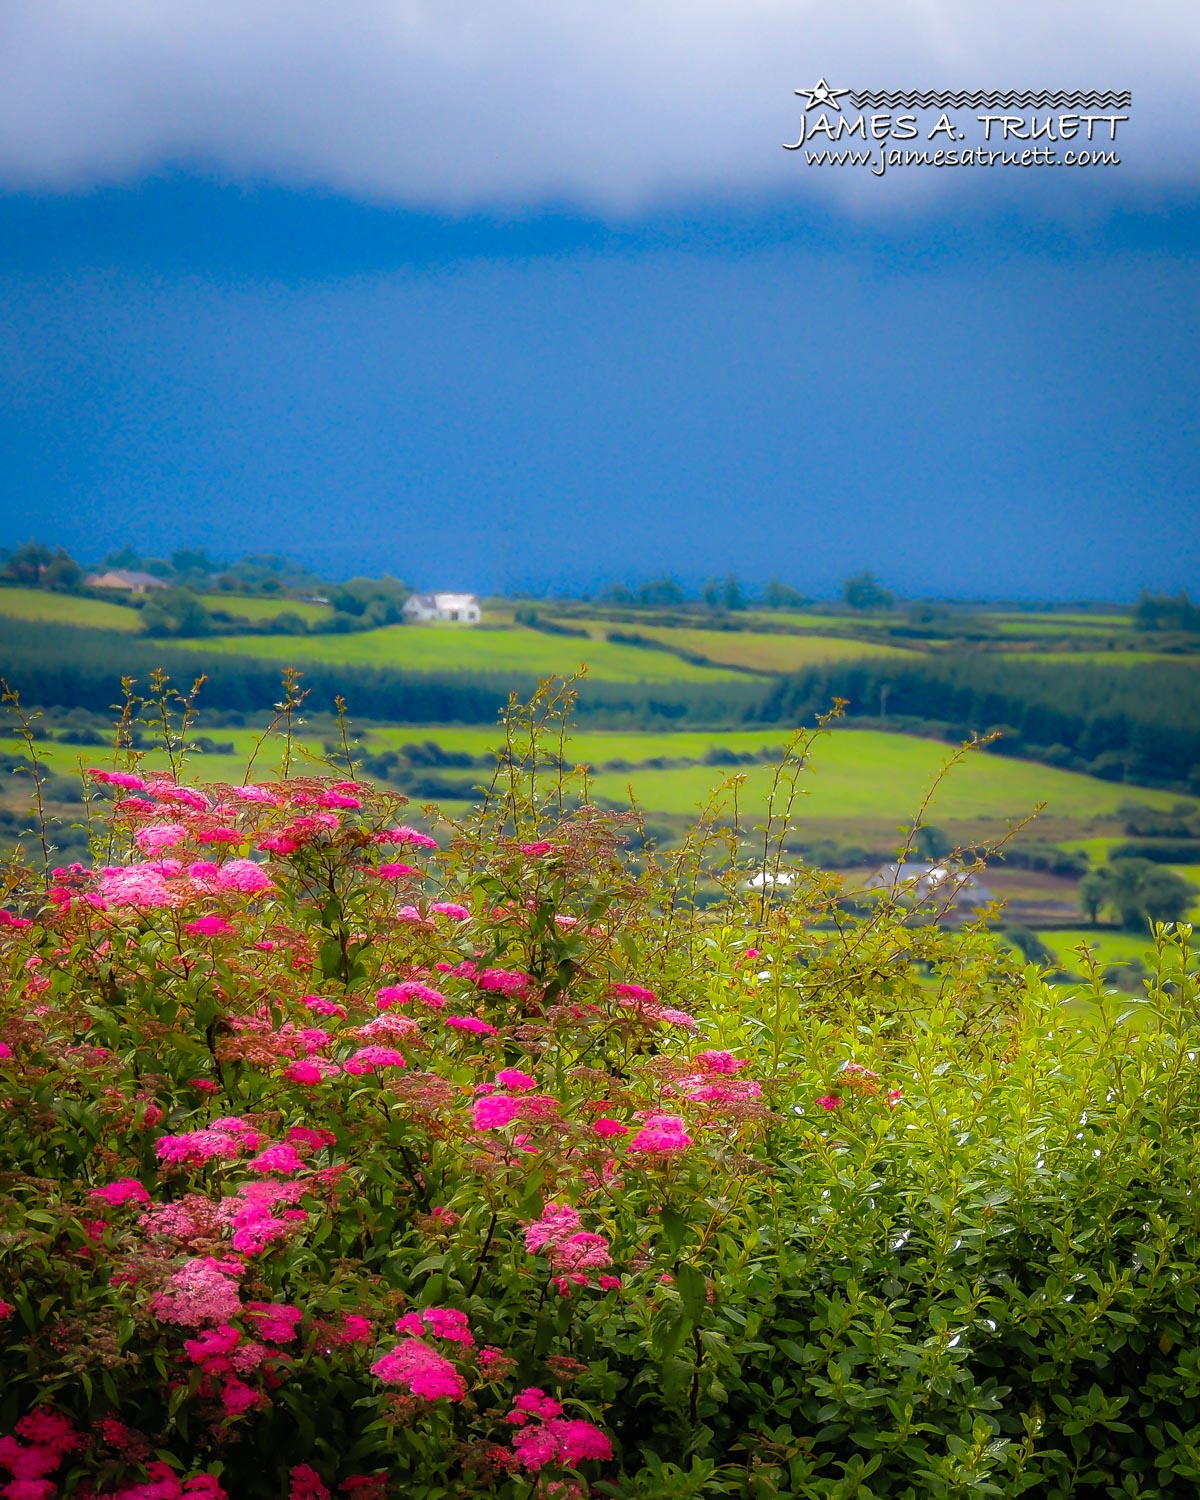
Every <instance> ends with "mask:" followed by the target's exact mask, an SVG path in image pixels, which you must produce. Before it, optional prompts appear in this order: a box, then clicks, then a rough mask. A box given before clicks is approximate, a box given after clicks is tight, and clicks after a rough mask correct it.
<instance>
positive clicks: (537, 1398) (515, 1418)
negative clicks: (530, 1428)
mask: <svg viewBox="0 0 1200 1500" xmlns="http://www.w3.org/2000/svg"><path fill="white" fill-rule="evenodd" d="M561 1416H562V1407H561V1406H560V1405H559V1403H558V1402H557V1401H555V1400H554V1398H553V1397H552V1396H547V1394H546V1393H545V1391H543V1390H542V1389H541V1387H540V1386H536V1385H531V1386H527V1387H526V1388H525V1389H524V1390H523V1391H521V1392H519V1393H518V1395H517V1397H516V1399H515V1400H514V1401H513V1408H512V1411H510V1412H509V1414H508V1416H507V1417H505V1419H504V1420H505V1421H506V1422H511V1423H512V1425H513V1426H514V1427H524V1426H525V1425H526V1423H527V1422H528V1421H529V1420H530V1418H531V1417H543V1418H550V1417H561Z"/></svg>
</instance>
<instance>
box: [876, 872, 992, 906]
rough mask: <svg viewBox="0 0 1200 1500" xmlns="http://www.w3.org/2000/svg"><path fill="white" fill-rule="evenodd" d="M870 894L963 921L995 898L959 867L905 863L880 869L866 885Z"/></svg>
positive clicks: (969, 873) (971, 875)
mask: <svg viewBox="0 0 1200 1500" xmlns="http://www.w3.org/2000/svg"><path fill="white" fill-rule="evenodd" d="M867 889H868V890H870V891H881V892H884V893H886V894H888V895H892V896H898V897H900V899H901V900H903V901H905V902H907V903H908V904H910V905H915V906H935V907H937V908H940V909H941V910H943V911H945V912H946V914H947V915H949V914H951V913H954V914H955V915H957V916H961V917H967V916H970V915H971V914H972V913H974V912H976V911H979V910H981V909H982V908H983V907H985V906H987V905H988V904H989V903H990V902H991V901H993V900H994V899H995V898H994V897H993V895H992V893H991V891H989V890H988V888H987V886H985V885H983V884H982V883H981V881H980V880H979V879H978V878H977V877H976V876H975V875H974V874H973V873H972V872H971V871H970V870H964V869H963V868H962V867H961V866H960V865H953V864H933V863H927V862H925V861H923V860H916V859H907V860H904V861H903V863H901V864H891V865H884V866H883V868H882V869H880V870H877V871H876V872H875V874H874V875H873V876H872V877H871V879H870V880H869V881H868V882H867Z"/></svg>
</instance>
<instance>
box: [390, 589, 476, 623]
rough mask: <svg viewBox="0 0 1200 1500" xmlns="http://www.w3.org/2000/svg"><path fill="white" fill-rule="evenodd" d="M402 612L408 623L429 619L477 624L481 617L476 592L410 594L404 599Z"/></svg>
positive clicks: (424, 621) (426, 621)
mask: <svg viewBox="0 0 1200 1500" xmlns="http://www.w3.org/2000/svg"><path fill="white" fill-rule="evenodd" d="M403 613H404V619H405V621H406V622H407V623H408V624H410V625H425V624H427V623H428V622H429V621H430V620H458V621H459V622H460V623H462V624H464V625H478V624H479V621H480V620H481V619H482V618H483V611H482V610H481V609H480V608H479V596H478V594H410V595H409V596H408V598H407V599H406V600H405V601H404V611H403Z"/></svg>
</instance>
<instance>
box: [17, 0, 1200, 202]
mask: <svg viewBox="0 0 1200 1500" xmlns="http://www.w3.org/2000/svg"><path fill="white" fill-rule="evenodd" d="M1198 54H1200V12H1198V11H1197V10H1196V7H1195V6H1194V5H1193V4H1191V3H1190V0H1149V3H1142V4H1139V5H1138V6H1136V7H1135V6H1131V5H1127V4H1125V3H1123V0H1064V3H1058V4H1055V5H1053V6H1047V5H1046V4H1045V3H1044V0H1015V3H1012V4H1000V3H998V0H993V3H992V4H991V5H989V6H988V7H987V8H986V9H984V8H983V7H980V6H974V5H963V4H962V3H961V0H883V3H881V4H877V5H874V6H872V7H871V8H870V9H869V10H868V9H867V8H866V7H850V6H834V5H830V4H829V3H828V0H821V3H816V0H736V3H730V0H510V3H509V4H507V5H496V4H483V3H481V0H348V3H346V4H342V5H331V4H329V3H328V0H106V3H105V4H103V5H79V4H78V3H77V0H38V3H26V4H18V5H14V6H8V7H6V8H5V9H4V10H3V12H2V13H0V184H3V185H5V186H7V187H8V188H10V189H17V190H33V191H40V190H47V189H50V190H54V191H72V190H77V189H80V188H86V187H89V186H92V185H95V184H98V183H113V182H127V181H135V180H137V179H138V178H139V177H141V176H143V175H145V174H147V173H152V172H155V171H158V170H161V169H163V168H167V167H173V166H183V167H187V168H192V169H200V170H202V171H205V172H209V173H212V174H215V175H217V176H219V177H223V178H229V179H233V180H235V181H238V180H263V179H266V180H272V181H278V182H283V183H287V184H292V185H298V186H300V185H303V186H319V187H322V188H327V189H330V190H333V191H335V192H338V193H343V194H348V195H351V196H355V197H360V198H365V199H368V200H372V201H378V202H383V203H402V204H406V205H410V206H414V207H420V208H428V209H435V210H447V211H450V212H460V211H468V210H471V209H476V208H488V209H497V208H498V209H502V210H503V209H512V210H517V211H520V210H523V209H527V208H531V207H536V206H538V205H542V204H546V203H557V204H568V205H572V206H578V207H582V208H585V209H588V210H591V211H599V212H604V213H613V214H622V213H627V212H631V211H636V210H639V209H642V208H645V207H647V206H649V205H652V204H662V203H664V202H667V203H669V202H671V201H674V200H683V199H687V198H694V197H696V196H706V195H728V194H731V193H732V194H741V193H761V192H777V191H783V192H785V193H794V194H796V195H798V196H799V195H816V196H828V195H831V194H833V195H838V196H842V197H847V196H848V197H851V198H857V199H858V200H859V201H862V202H867V201H872V202H879V201H881V200H882V201H892V200H894V199H895V198H897V197H898V196H904V197H905V198H907V197H908V196H909V195H910V194H911V193H912V192H913V191H914V190H916V191H917V192H919V193H921V194H928V193H931V192H932V193H939V192H944V191H946V190H947V189H948V188H952V186H953V185H954V184H955V181H956V179H954V177H953V174H950V173H947V172H934V171H931V170H929V171H923V172H920V173H909V174H908V176H907V178H905V179H904V180H903V181H899V180H897V174H893V176H892V178H891V179H890V180H888V181H885V182H871V181H868V180H866V177H867V174H865V173H864V172H862V171H861V170H858V171H856V170H854V169H848V168H842V169H818V168H806V167H805V166H804V165H803V164H802V162H801V161H800V160H799V159H798V158H799V155H800V154H799V153H795V154H789V153H788V152H785V151H783V150H781V149H780V148H781V146H782V143H783V142H784V141H785V140H791V139H794V138H795V135H796V126H797V123H798V120H799V115H800V110H801V102H800V100H798V99H797V98H796V97H795V96H794V92H793V91H794V90H795V89H797V88H799V87H802V86H809V85H811V84H813V83H815V81H816V79H817V78H818V77H819V76H825V77H827V78H829V80H830V81H831V83H834V84H835V85H841V86H849V87H853V88H902V87H907V88H921V89H928V88H950V89H969V88H993V87H994V88H1017V89H1023V88H1031V89H1037V88H1057V87H1062V88H1098V89H1106V88H1126V87H1128V88H1131V89H1132V90H1133V95H1134V105H1133V109H1132V111H1131V113H1132V120H1131V122H1130V124H1129V125H1128V126H1126V127H1123V130H1124V131H1125V132H1127V134H1126V135H1125V136H1124V137H1123V139H1122V142H1121V147H1122V151H1121V154H1122V157H1123V165H1122V166H1121V167H1120V168H1116V169H1107V170H1106V173H1105V175H1106V180H1107V181H1108V182H1110V183H1112V182H1113V180H1114V173H1117V174H1120V183H1121V185H1122V186H1124V185H1125V184H1129V183H1139V184H1141V183H1150V184H1154V183H1160V184H1178V183H1180V182H1188V181H1190V179H1191V178H1192V176H1193V174H1194V168H1195V163H1196V161H1197V160H1200V150H1198V147H1200V130H1198V129H1197V124H1196V116H1195V111H1194V109H1193V106H1192V96H1193V94H1194V80H1195V78H1196V77H1197V76H1200V55H1198ZM900 175H901V176H903V174H900ZM971 175H973V174H969V173H967V174H962V176H963V177H967V176H971ZM1043 175H1044V174H1043ZM957 180H962V178H961V177H960V178H959V179H957Z"/></svg>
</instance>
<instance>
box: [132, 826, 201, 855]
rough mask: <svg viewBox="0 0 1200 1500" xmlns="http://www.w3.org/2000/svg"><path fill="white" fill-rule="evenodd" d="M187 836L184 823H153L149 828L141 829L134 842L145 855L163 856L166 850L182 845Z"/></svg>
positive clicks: (134, 837) (135, 835)
mask: <svg viewBox="0 0 1200 1500" xmlns="http://www.w3.org/2000/svg"><path fill="white" fill-rule="evenodd" d="M187 836H188V831H187V829H186V828H185V827H184V826H183V824H182V823H152V824H151V825H150V826H149V827H148V828H139V829H138V831H137V832H136V833H135V834H134V836H133V841H134V843H135V844H136V845H137V846H138V848H139V849H140V850H141V851H142V853H143V854H161V853H162V851H163V850H164V849H173V848H174V847H175V846H176V844H182V843H183V842H184V841H185V840H186V838H187Z"/></svg>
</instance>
